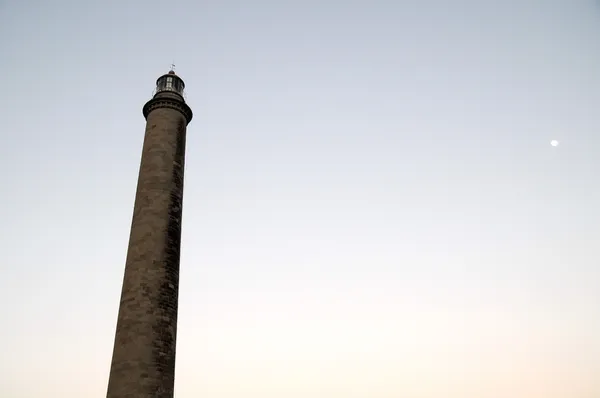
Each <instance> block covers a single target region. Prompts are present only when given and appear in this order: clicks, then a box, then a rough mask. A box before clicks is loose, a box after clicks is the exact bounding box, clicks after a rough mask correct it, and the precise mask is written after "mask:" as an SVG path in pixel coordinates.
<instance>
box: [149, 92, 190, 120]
mask: <svg viewBox="0 0 600 398" xmlns="http://www.w3.org/2000/svg"><path fill="white" fill-rule="evenodd" d="M160 108H167V109H174V110H177V111H179V112H181V113H182V114H183V116H185V119H186V121H187V124H189V123H190V122H191V121H192V117H193V116H194V114H193V112H192V109H191V108H190V107H189V106H188V105H187V104H186V103H185V102H183V101H181V100H178V99H175V98H170V97H163V96H155V97H154V98H152V99H151V100H150V101H148V102H146V104H145V105H144V107H143V108H142V113H143V114H144V118H146V119H148V115H149V114H150V112H152V111H153V110H155V109H160Z"/></svg>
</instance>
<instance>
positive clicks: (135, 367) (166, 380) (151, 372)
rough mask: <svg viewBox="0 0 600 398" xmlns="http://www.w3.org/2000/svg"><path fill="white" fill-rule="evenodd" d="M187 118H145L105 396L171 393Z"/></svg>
mask: <svg viewBox="0 0 600 398" xmlns="http://www.w3.org/2000/svg"><path fill="white" fill-rule="evenodd" d="M186 125H187V123H186V119H185V117H184V116H183V115H182V114H181V112H178V111H177V110H175V109H168V108H159V109H154V110H152V111H151V112H150V114H149V115H148V117H147V123H146V133H145V138H144V145H143V150H142V160H141V165H140V172H139V177H138V186H137V192H136V198H135V205H134V211H133V220H132V225H131V235H130V240H129V248H128V252H127V260H126V266H125V276H124V279H123V289H122V292H121V303H120V307H119V315H118V320H117V330H116V335H115V345H114V351H113V359H112V364H111V370H110V379H109V384H108V392H107V397H108V398H142V397H143V398H149V397H153V398H154V397H156V398H172V397H173V387H174V379H175V346H176V335H177V302H178V291H179V250H180V244H181V216H182V205H183V174H184V161H185V138H186Z"/></svg>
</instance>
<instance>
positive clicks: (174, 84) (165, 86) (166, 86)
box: [156, 71, 185, 97]
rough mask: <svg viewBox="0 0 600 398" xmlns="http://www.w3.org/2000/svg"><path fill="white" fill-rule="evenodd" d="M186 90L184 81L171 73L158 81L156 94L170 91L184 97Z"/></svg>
mask: <svg viewBox="0 0 600 398" xmlns="http://www.w3.org/2000/svg"><path fill="white" fill-rule="evenodd" d="M184 88H185V84H184V83H183V80H181V78H180V77H179V76H177V75H176V74H175V72H173V71H170V72H169V73H167V74H166V75H162V76H161V77H159V78H158V80H157V81H156V94H158V93H160V92H165V91H168V92H174V93H177V94H179V95H181V96H182V97H183V89H184Z"/></svg>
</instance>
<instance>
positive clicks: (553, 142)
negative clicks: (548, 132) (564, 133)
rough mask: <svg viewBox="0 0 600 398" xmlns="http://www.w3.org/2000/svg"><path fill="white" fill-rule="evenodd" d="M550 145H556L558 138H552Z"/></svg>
mask: <svg viewBox="0 0 600 398" xmlns="http://www.w3.org/2000/svg"><path fill="white" fill-rule="evenodd" d="M550 145H552V146H558V140H552V141H550Z"/></svg>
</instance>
